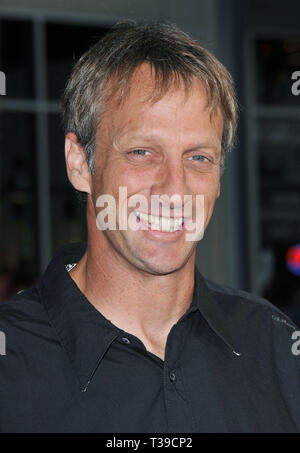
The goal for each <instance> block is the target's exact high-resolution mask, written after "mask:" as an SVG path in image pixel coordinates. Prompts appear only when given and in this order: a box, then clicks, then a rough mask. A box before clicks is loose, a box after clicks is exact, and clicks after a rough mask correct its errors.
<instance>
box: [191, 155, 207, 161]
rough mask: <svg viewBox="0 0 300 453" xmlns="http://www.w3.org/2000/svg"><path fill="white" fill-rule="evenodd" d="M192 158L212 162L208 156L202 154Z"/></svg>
mask: <svg viewBox="0 0 300 453" xmlns="http://www.w3.org/2000/svg"><path fill="white" fill-rule="evenodd" d="M192 160H195V161H198V162H211V161H210V160H209V159H208V158H207V157H205V156H201V155H200V154H197V155H195V156H192Z"/></svg>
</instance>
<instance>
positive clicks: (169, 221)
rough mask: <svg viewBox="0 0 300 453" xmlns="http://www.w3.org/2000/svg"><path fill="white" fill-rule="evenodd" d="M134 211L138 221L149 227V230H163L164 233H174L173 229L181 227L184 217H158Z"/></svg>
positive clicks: (180, 228)
mask: <svg viewBox="0 0 300 453" xmlns="http://www.w3.org/2000/svg"><path fill="white" fill-rule="evenodd" d="M134 213H135V215H136V217H137V218H138V219H139V221H141V222H142V223H143V224H144V225H145V226H147V227H148V228H151V230H157V231H163V232H165V233H174V232H175V231H179V230H182V229H183V224H184V219H183V218H182V217H179V218H170V217H160V216H154V215H148V214H144V213H142V212H140V211H134Z"/></svg>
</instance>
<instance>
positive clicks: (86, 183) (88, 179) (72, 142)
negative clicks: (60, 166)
mask: <svg viewBox="0 0 300 453" xmlns="http://www.w3.org/2000/svg"><path fill="white" fill-rule="evenodd" d="M65 158H66V167H67V173H68V178H69V181H70V183H71V184H72V185H73V187H74V188H75V189H76V190H78V191H80V192H86V193H88V194H91V193H92V176H91V173H90V170H89V167H88V164H87V161H86V156H85V151H84V149H83V147H82V146H81V145H80V144H79V142H78V139H77V136H76V135H75V134H74V133H73V132H69V133H68V134H67V135H66V138H65Z"/></svg>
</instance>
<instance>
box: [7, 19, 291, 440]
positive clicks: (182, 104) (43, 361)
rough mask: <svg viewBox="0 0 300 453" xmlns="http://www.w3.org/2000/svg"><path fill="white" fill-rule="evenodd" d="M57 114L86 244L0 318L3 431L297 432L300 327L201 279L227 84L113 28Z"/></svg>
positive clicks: (255, 300)
mask: <svg viewBox="0 0 300 453" xmlns="http://www.w3.org/2000/svg"><path fill="white" fill-rule="evenodd" d="M63 114H64V121H65V128H66V141H65V156H66V166H67V172H68V177H69V179H70V182H71V183H72V185H73V186H74V188H75V189H76V190H77V191H80V192H83V193H85V194H87V195H86V197H87V224H88V242H87V245H86V246H84V245H83V246H81V248H80V249H79V250H78V248H77V247H72V248H71V249H69V248H68V249H67V250H65V251H64V252H62V253H59V254H58V255H57V256H56V257H55V258H54V260H53V261H52V263H51V264H50V266H49V268H48V270H47V271H46V273H45V275H44V276H43V278H42V281H41V284H40V286H39V287H38V288H34V289H32V290H29V291H24V292H23V293H21V294H19V295H17V296H16V297H15V298H14V299H13V300H11V301H8V302H6V303H4V304H2V305H1V308H0V330H1V331H3V332H4V333H5V335H6V343H7V353H6V356H4V357H2V358H1V360H0V401H1V404H0V428H1V431H2V432H86V433H88V432H89V433H90V432H107V433H108V432H121V433H127V432H128V433H129V432H131V433H133V432H146V433H178V432H186V433H195V432H297V431H298V432H299V431H300V410H299V407H300V382H299V371H300V369H299V368H300V367H299V359H298V358H297V357H296V356H295V355H293V353H292V334H293V333H294V331H295V326H293V324H292V323H291V321H290V320H289V319H288V318H286V317H285V316H284V315H283V314H282V313H280V312H279V311H278V310H277V309H276V308H275V307H273V306H272V305H271V304H270V303H269V302H267V301H265V300H263V299H261V298H259V297H256V296H254V295H250V294H247V293H245V292H242V291H238V290H234V289H230V288H227V287H224V286H221V285H218V284H216V283H213V282H211V281H207V280H206V279H205V278H204V277H203V276H202V275H201V274H200V273H199V272H198V271H197V269H196V268H195V254H196V245H197V242H198V241H199V239H201V237H202V235H203V234H202V233H203V231H204V230H205V229H206V227H207V225H208V223H209V221H210V218H211V216H212V212H213V208H214V204H215V201H216V200H217V198H218V197H219V194H220V176H221V173H222V168H223V164H224V158H225V154H226V152H227V151H228V150H229V149H230V148H231V146H232V143H233V140H234V133H235V128H236V122H237V107H236V101H235V96H234V90H233V88H232V82H231V78H230V75H229V74H228V72H227V70H226V69H225V68H224V67H223V66H222V65H221V64H220V63H219V62H218V61H217V60H216V59H215V58H214V57H213V56H212V55H211V54H210V53H209V52H208V51H207V50H205V49H203V48H202V47H201V46H200V45H199V44H198V43H197V42H195V41H193V40H192V39H191V38H190V37H188V36H187V35H185V34H184V33H182V32H181V31H180V30H178V29H177V28H176V27H174V26H171V25H166V24H154V25H138V24H135V23H131V22H128V23H123V24H119V25H117V26H115V27H114V28H113V29H112V31H111V32H110V33H109V34H108V35H106V37H104V39H103V40H102V41H100V42H98V43H96V44H95V45H94V46H93V47H92V48H91V49H90V50H89V51H88V52H87V53H86V54H85V55H84V56H83V57H82V58H81V59H80V60H79V62H78V63H77V65H76V66H75V68H74V70H73V72H72V74H71V76H70V79H69V82H68V85H67V87H66V90H65V93H64V98H63ZM120 189H122V190H120ZM153 200H154V201H155V200H156V202H157V201H158V202H157V203H156V204H155V202H153V203H152V201H153ZM170 200H171V201H170ZM136 201H138V202H136ZM188 208H189V209H188ZM199 232H200V234H199ZM188 234H189V235H190V236H188ZM193 234H194V236H193ZM202 259H203V260H205V257H202Z"/></svg>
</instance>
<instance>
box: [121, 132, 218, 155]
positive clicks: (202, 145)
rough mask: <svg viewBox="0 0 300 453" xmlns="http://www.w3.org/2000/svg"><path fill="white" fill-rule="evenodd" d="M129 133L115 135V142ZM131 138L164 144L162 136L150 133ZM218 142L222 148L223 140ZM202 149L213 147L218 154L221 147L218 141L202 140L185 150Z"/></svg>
mask: <svg viewBox="0 0 300 453" xmlns="http://www.w3.org/2000/svg"><path fill="white" fill-rule="evenodd" d="M129 134H130V133H125V134H122V135H120V136H116V137H114V139H113V144H117V142H119V141H120V140H121V139H122V138H124V136H126V135H129ZM129 139H130V140H131V141H134V140H143V141H144V142H148V143H154V144H156V145H157V146H160V147H162V145H161V143H160V136H159V135H148V136H147V135H140V134H137V135H133V136H130V137H129ZM218 143H219V144H220V148H221V144H222V142H221V140H220V141H218ZM201 149H212V150H214V154H215V155H216V156H217V152H216V151H215V150H216V149H219V146H218V144H216V143H210V142H205V141H204V142H201V143H197V144H196V145H193V146H192V147H191V148H188V149H186V150H185V152H192V151H197V150H201Z"/></svg>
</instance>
